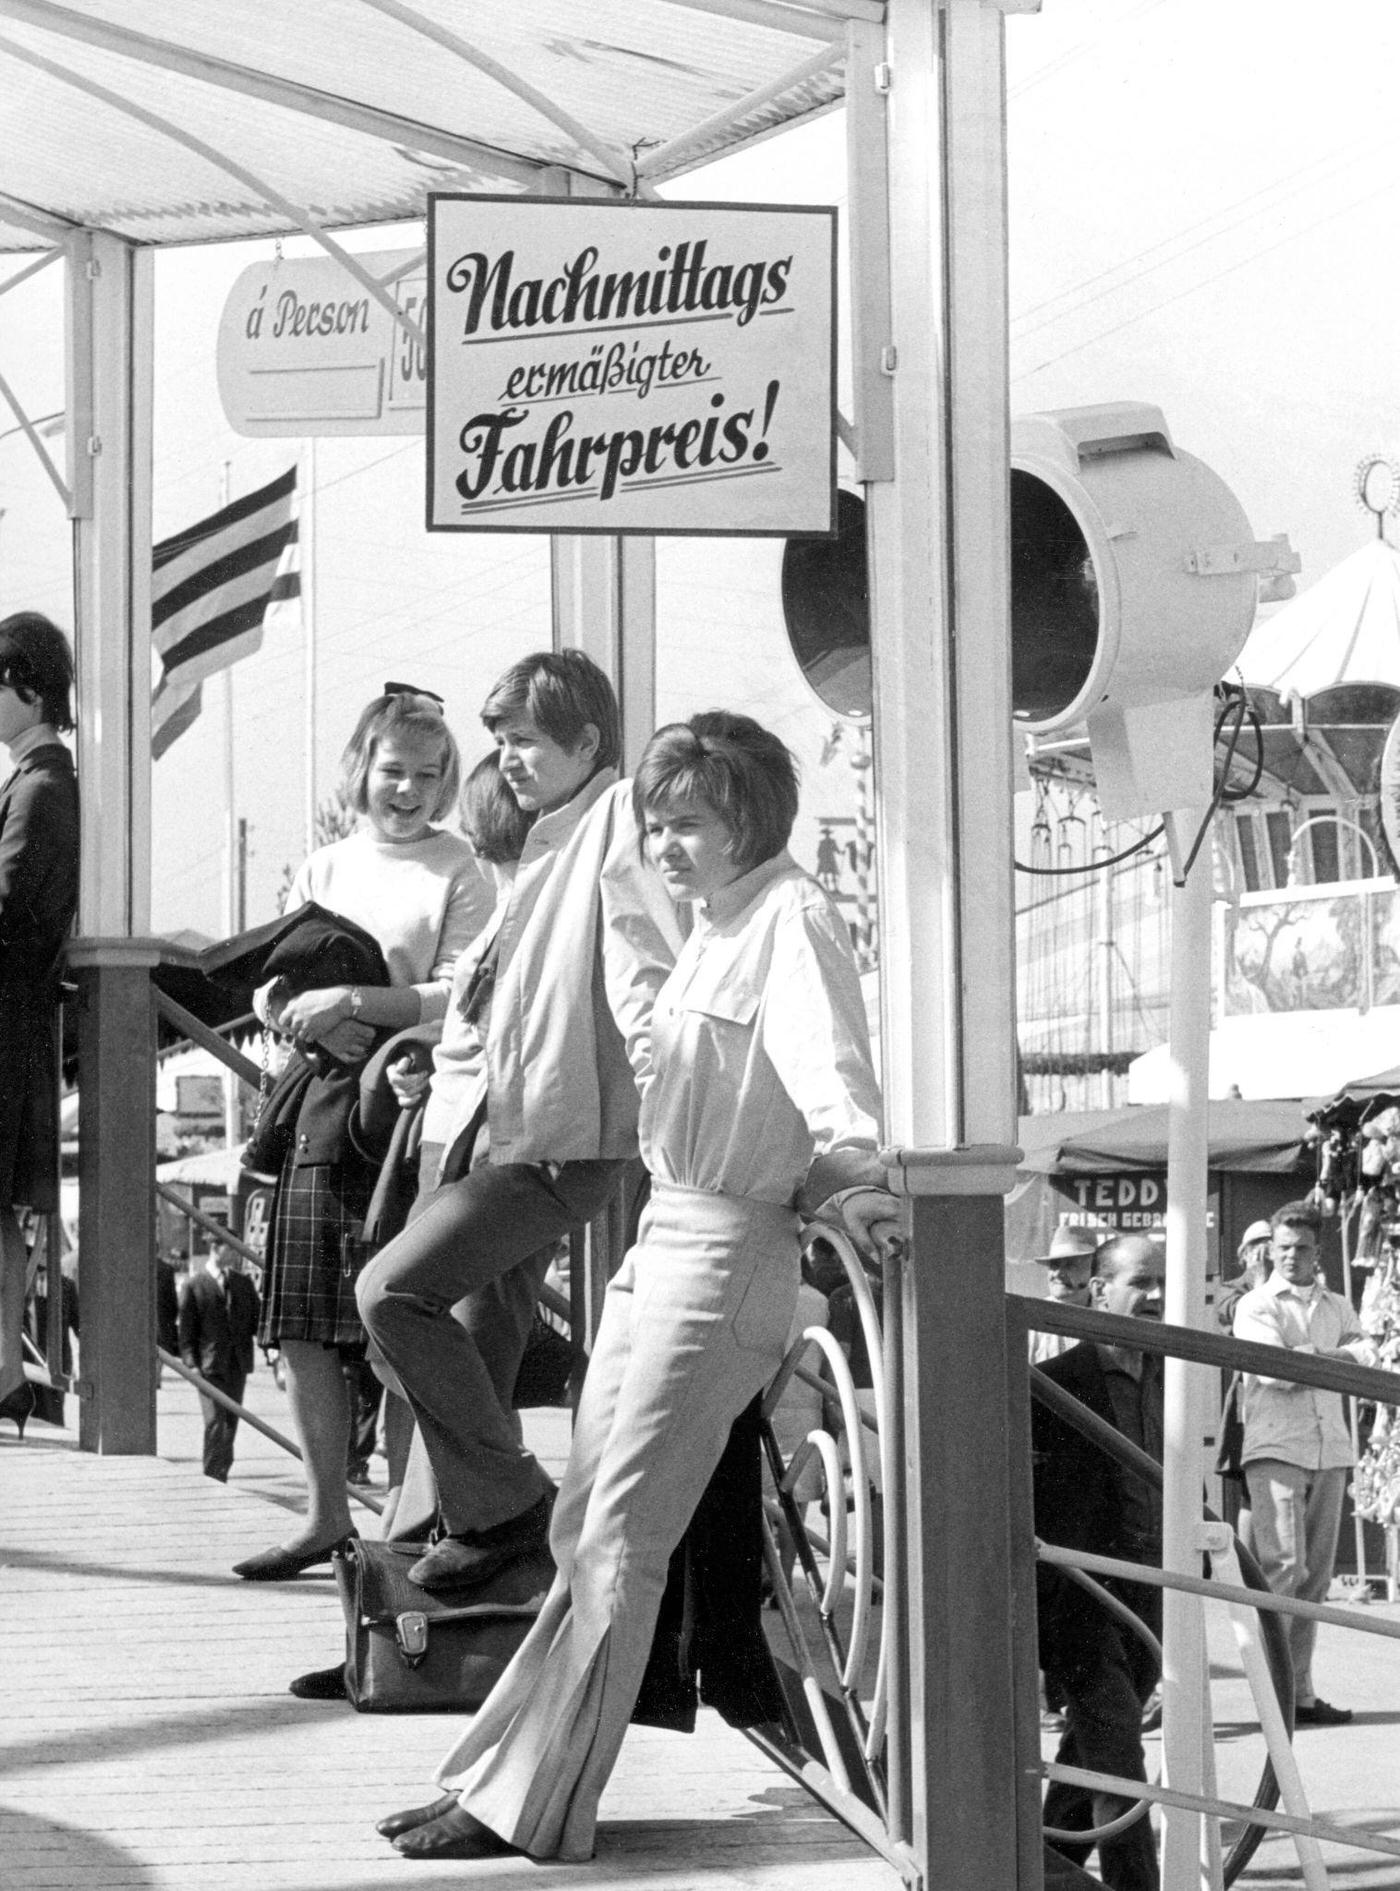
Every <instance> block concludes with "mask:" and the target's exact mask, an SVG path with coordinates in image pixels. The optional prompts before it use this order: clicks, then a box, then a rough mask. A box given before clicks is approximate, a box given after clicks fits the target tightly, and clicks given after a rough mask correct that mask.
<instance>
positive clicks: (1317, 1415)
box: [1030, 1201, 1378, 1891]
mask: <svg viewBox="0 0 1400 1891" xmlns="http://www.w3.org/2000/svg"><path fill="white" fill-rule="evenodd" d="M1321 1224H1322V1218H1321V1215H1320V1213H1319V1211H1318V1210H1317V1209H1316V1208H1315V1207H1314V1206H1312V1204H1311V1203H1309V1202H1306V1201H1291V1202H1285V1203H1284V1204H1283V1205H1282V1206H1281V1207H1280V1208H1278V1209H1277V1210H1275V1212H1274V1214H1273V1215H1272V1216H1271V1217H1270V1218H1269V1219H1268V1220H1260V1221H1256V1222H1253V1223H1251V1225H1250V1226H1249V1227H1248V1228H1247V1229H1246V1230H1245V1233H1244V1236H1243V1238H1242V1240H1241V1242H1240V1244H1239V1249H1238V1254H1237V1265H1238V1272H1237V1274H1236V1276H1235V1278H1234V1279H1232V1280H1231V1281H1229V1282H1227V1283H1226V1284H1225V1285H1224V1286H1223V1288H1222V1291H1221V1293H1220V1296H1219V1298H1218V1300H1217V1301H1216V1317H1217V1319H1218V1320H1219V1322H1220V1324H1221V1325H1222V1326H1224V1327H1225V1328H1226V1329H1227V1330H1229V1331H1230V1332H1232V1333H1233V1334H1234V1335H1235V1337H1236V1338H1239V1339H1243V1340H1250V1341H1253V1342H1255V1343H1256V1344H1261V1345H1267V1346H1275V1347H1279V1348H1282V1349H1285V1350H1287V1351H1291V1352H1297V1353H1304V1354H1312V1355H1314V1356H1316V1357H1321V1358H1327V1359H1337V1360H1345V1361H1351V1362H1353V1363H1355V1364H1358V1365H1368V1366H1369V1365H1375V1364H1377V1363H1378V1361H1377V1358H1376V1353H1375V1348H1374V1346H1373V1344H1372V1342H1371V1341H1370V1340H1369V1339H1368V1338H1367V1337H1366V1335H1365V1333H1364V1332H1363V1331H1362V1327H1361V1323H1360V1320H1359V1318H1358V1316H1357V1314H1356V1312H1355V1310H1354V1309H1353V1307H1352V1305H1351V1303H1350V1301H1349V1300H1348V1299H1347V1298H1346V1297H1345V1296H1344V1295H1342V1294H1338V1293H1334V1292H1332V1291H1331V1290H1330V1289H1329V1288H1328V1287H1326V1286H1325V1285H1324V1283H1323V1281H1322V1279H1321V1276H1320V1271H1319V1242H1320V1232H1321ZM1038 1258H1039V1259H1040V1260H1041V1262H1042V1264H1043V1265H1044V1266H1045V1267H1046V1269H1047V1270H1048V1283H1047V1285H1048V1291H1047V1298H1049V1299H1052V1300H1055V1301H1058V1302H1060V1303H1061V1304H1067V1305H1078V1306H1086V1307H1092V1308H1095V1309H1097V1310H1098V1311H1100V1312H1104V1313H1117V1314H1120V1315H1124V1316H1127V1317H1130V1318H1134V1319H1147V1320H1160V1318H1161V1317H1162V1283H1163V1277H1164V1271H1165V1262H1164V1250H1163V1247H1162V1245H1161V1243H1160V1241H1159V1240H1154V1239H1153V1238H1151V1237H1150V1236H1147V1235H1141V1234H1113V1233H1111V1232H1110V1231H1106V1230H1102V1229H1092V1228H1085V1227H1079V1226H1069V1225H1065V1226H1061V1227H1060V1228H1057V1229H1056V1231H1055V1233H1054V1235H1053V1237H1052V1238H1051V1241H1050V1243H1049V1245H1048V1251H1047V1252H1046V1253H1045V1254H1044V1255H1043V1256H1040V1257H1038ZM1030 1340H1031V1347H1030V1350H1031V1362H1032V1364H1034V1365H1036V1366H1038V1367H1039V1368H1040V1369H1041V1370H1042V1371H1043V1372H1044V1373H1045V1375H1046V1377H1047V1378H1049V1379H1051V1380H1053V1381H1054V1382H1055V1383H1056V1384H1057V1385H1059V1386H1061V1387H1063V1388H1064V1389H1065V1390H1066V1391H1068V1392H1071V1393H1072V1394H1073V1395H1074V1397H1075V1398H1077V1399H1078V1400H1079V1401H1080V1402H1081V1403H1082V1404H1083V1405H1085V1406H1087V1407H1088V1409H1089V1410H1090V1411H1091V1412H1092V1413H1094V1414H1095V1415H1096V1416H1097V1417H1099V1418H1101V1419H1103V1420H1104V1421H1105V1422H1106V1423H1107V1424H1110V1425H1112V1426H1113V1427H1114V1428H1115V1430H1117V1431H1118V1432H1120V1433H1121V1434H1122V1435H1123V1436H1124V1437H1125V1438H1127V1439H1128V1441H1129V1442H1130V1443H1132V1444H1134V1445H1136V1446H1137V1447H1138V1449H1139V1450H1140V1451H1143V1452H1146V1453H1147V1454H1148V1455H1149V1456H1150V1457H1152V1458H1155V1459H1157V1460H1158V1461H1159V1462H1160V1460H1161V1456H1162V1434H1163V1411H1162V1368H1161V1360H1160V1358H1158V1357H1156V1356H1154V1355H1153V1354H1152V1353H1150V1352H1143V1351H1138V1350H1136V1349H1134V1348H1132V1347H1131V1346H1128V1345H1123V1346H1118V1345H1107V1344H1099V1343H1096V1342H1091V1341H1083V1342H1079V1343H1075V1342H1074V1341H1072V1340H1068V1339H1066V1338H1065V1337H1064V1336H1062V1335H1054V1334H1042V1333H1032V1334H1031V1336H1030ZM1238 1384H1239V1396H1240V1401H1241V1404H1240V1415H1241V1420H1242V1437H1241V1443H1240V1450H1239V1458H1240V1462H1241V1467H1242V1469H1241V1478H1242V1482H1243V1486H1244V1489H1243V1504H1242V1507H1241V1508H1240V1510H1239V1513H1238V1517H1237V1520H1236V1528H1237V1530H1238V1531H1239V1534H1240V1536H1241V1538H1242V1540H1243V1541H1244V1543H1245V1544H1246V1546H1247V1547H1248V1548H1249V1549H1251V1550H1252V1552H1253V1554H1254V1557H1255V1559H1256V1561H1257V1562H1258V1564H1259V1567H1260V1570H1261V1571H1262V1573H1263V1576H1264V1579H1265V1580H1266V1582H1267V1583H1268V1585H1269V1587H1270V1588H1271V1589H1273V1590H1274V1591H1275V1592H1276V1593H1277V1594H1279V1595H1284V1596H1291V1597H1296V1598H1297V1599H1298V1600H1300V1601H1304V1602H1314V1603H1317V1602H1322V1601H1324V1600H1325V1599H1326V1596H1327V1593H1328V1589H1329V1587H1330V1585H1331V1582H1332V1577H1333V1571H1334V1568H1335V1563H1336V1555H1337V1539H1338V1529H1339V1525H1340V1521H1341V1515H1342V1499H1343V1495H1344V1491H1345V1486H1346V1478H1347V1471H1348V1469H1349V1468H1350V1467H1351V1466H1352V1465H1353V1464H1354V1463H1355V1461H1356V1459H1355V1451H1354V1449H1353V1444H1352V1438H1351V1433H1350V1431H1349V1429H1348V1427H1347V1424H1346V1420H1345V1416H1344V1412H1343V1404H1342V1397H1341V1394H1340V1393H1336V1392H1328V1391H1321V1390H1318V1389H1316V1388H1314V1387H1311V1386H1307V1385H1302V1384H1299V1383H1298V1382H1297V1381H1295V1380H1292V1379H1288V1378H1284V1377H1281V1376H1276V1375H1271V1374H1266V1373H1252V1372H1245V1373H1241V1374H1240V1375H1239V1381H1238ZM1033 1422H1034V1435H1033V1441H1034V1457H1035V1527H1036V1534H1037V1536H1039V1537H1041V1538H1042V1539H1043V1540H1044V1541H1046V1542H1049V1543H1053V1544H1056V1545H1058V1546H1059V1547H1061V1548H1065V1549H1072V1550H1073V1549H1077V1550H1083V1551H1088V1552H1090V1553H1091V1554H1094V1555H1098V1556H1109V1557H1115V1558H1117V1559H1119V1560H1121V1561H1125V1562H1134V1563H1138V1564H1143V1565H1149V1566H1160V1564H1161V1559H1162V1534H1161V1523H1162V1515H1161V1499H1160V1493H1159V1491H1158V1490H1157V1489H1156V1488H1155V1487H1154V1486H1153V1485H1151V1484H1149V1483H1147V1482H1146V1480H1144V1479H1143V1478H1142V1477H1141V1476H1140V1475H1138V1474H1137V1473H1135V1472H1134V1471H1133V1470H1131V1469H1129V1468H1126V1467H1124V1466H1122V1465H1120V1464H1118V1463H1117V1462H1115V1460H1113V1459H1112V1458H1110V1457H1109V1456H1108V1455H1106V1454H1105V1453H1104V1452H1103V1451H1102V1450H1099V1449H1098V1448H1096V1447H1095V1445H1094V1444H1093V1443H1092V1442H1091V1441H1089V1440H1088V1439H1087V1438H1086V1437H1085V1436H1084V1435H1083V1434H1082V1433H1081V1432H1080V1431H1077V1430H1076V1429H1075V1428H1074V1426H1073V1425H1072V1424H1070V1423H1069V1422H1068V1421H1067V1420H1066V1419H1065V1418H1064V1417H1062V1416H1061V1415H1059V1414H1058V1413H1056V1412H1055V1411H1054V1410H1053V1409H1047V1408H1044V1407H1039V1406H1038V1407H1037V1408H1036V1411H1035V1416H1034V1421H1033ZM1104 1587H1105V1588H1106V1589H1107V1590H1108V1592H1109V1594H1110V1596H1112V1597H1113V1598H1114V1599H1115V1601H1116V1602H1117V1603H1118V1604H1120V1605H1122V1607H1123V1608H1124V1609H1125V1610H1126V1611H1128V1612H1129V1615H1125V1614H1123V1613H1118V1614H1114V1613H1112V1612H1110V1609H1109V1608H1108V1607H1106V1606H1104V1605H1103V1604H1102V1602H1100V1601H1099V1600H1096V1599H1095V1598H1094V1597H1093V1596H1092V1595H1090V1594H1089V1593H1087V1592H1086V1591H1085V1589H1084V1588H1083V1587H1082V1586H1080V1585H1079V1584H1077V1583H1076V1582H1075V1581H1074V1580H1073V1579H1072V1578H1070V1577H1069V1576H1068V1575H1067V1574H1066V1573H1065V1572H1064V1570H1063V1569H1060V1568H1056V1567H1053V1566H1048V1565H1046V1564H1043V1563H1042V1564H1041V1565H1040V1566H1039V1568H1038V1571H1037V1613H1038V1623H1039V1640H1040V1659H1041V1667H1042V1671H1043V1676H1044V1686H1045V1702H1046V1708H1047V1713H1048V1714H1049V1715H1050V1716H1051V1717H1052V1718H1053V1719H1055V1720H1056V1721H1057V1722H1058V1724H1059V1725H1060V1727H1061V1740H1060V1745H1059V1749H1058V1752H1057V1754H1056V1759H1057V1761H1058V1762H1059V1763H1061V1764H1063V1765H1066V1766H1076V1767H1080V1768H1084V1769H1087V1770H1090V1771H1095V1772H1100V1773H1105V1774H1112V1775H1114V1776H1115V1777H1117V1778H1122V1779H1144V1778H1145V1777H1146V1773H1145V1767H1144V1753H1143V1743H1142V1735H1143V1732H1144V1729H1145V1725H1151V1724H1154V1722H1153V1720H1152V1719H1151V1717H1150V1710H1149V1702H1150V1701H1152V1699H1153V1696H1154V1691H1155V1690H1156V1688H1157V1686H1158V1682H1159V1680H1160V1666H1159V1661H1158V1657H1157V1652H1156V1649H1155V1647H1154V1645H1153V1642H1154V1639H1155V1640H1157V1641H1160V1636H1161V1621H1162V1602H1161V1591H1160V1589H1158V1588H1156V1587H1155V1586H1153V1585H1151V1584H1147V1583H1137V1582H1132V1581H1128V1580H1122V1579H1119V1578H1108V1579H1106V1580H1105V1582H1104ZM1129 1616H1130V1617H1131V1618H1135V1621H1136V1624H1137V1626H1134V1620H1132V1619H1129ZM1283 1619H1284V1622H1285V1625H1286V1635H1287V1641H1288V1647H1289V1654H1290V1658H1291V1663H1292V1672H1293V1713H1292V1718H1293V1723H1294V1725H1295V1726H1298V1727H1338V1726H1345V1725H1346V1724H1347V1723H1348V1722H1349V1721H1350V1720H1351V1718H1352V1712H1351V1710H1350V1709H1349V1708H1345V1707H1337V1706H1334V1705H1333V1704H1332V1703H1331V1702H1330V1701H1327V1700H1325V1699H1323V1698H1322V1697H1321V1696H1319V1694H1318V1692H1317V1689H1316V1686H1315V1683H1314V1679H1313V1650H1314V1647H1315V1644H1316V1640H1317V1623H1316V1621H1315V1620H1309V1619H1308V1618H1306V1617H1304V1616H1295V1615H1289V1616H1286V1617H1284V1618H1283ZM1144 1629H1145V1630H1146V1631H1147V1632H1146V1634H1144V1633H1143V1632H1142V1631H1143V1630H1144ZM1133 1803H1134V1802H1133V1801H1132V1799H1131V1798H1129V1797H1125V1796H1123V1795H1121V1794H1118V1793H1114V1792H1109V1791H1101V1792H1091V1791H1089V1790H1087V1789H1085V1788H1083V1787H1079V1786H1074V1785H1070V1784H1067V1783H1065V1782H1063V1781H1055V1782H1054V1783H1052V1785H1051V1786H1050V1789H1049V1791H1048V1793H1047V1795H1046V1800H1045V1823H1046V1827H1047V1834H1048V1836H1049V1838H1050V1840H1051V1842H1052V1843H1053V1844H1054V1845H1055V1847H1056V1849H1057V1850H1059V1851H1061V1852H1062V1853H1063V1854H1064V1855H1065V1856H1066V1857H1068V1858H1069V1859H1070V1860H1071V1861H1072V1862H1073V1863H1076V1864H1082V1863H1083V1862H1084V1861H1085V1859H1086V1858H1087V1857H1088V1856H1089V1854H1090V1852H1091V1851H1092V1850H1093V1847H1094V1843H1095V1842H1096V1841H1095V1840H1094V1839H1093V1838H1092V1837H1091V1838H1090V1839H1087V1840H1086V1839H1080V1838H1078V1837H1077V1834H1079V1833H1083V1832H1089V1833H1095V1832H1099V1831H1102V1833H1103V1836H1102V1837H1101V1838H1099V1839H1098V1840H1097V1843H1098V1849H1099V1859H1098V1863H1099V1871H1100V1873H1101V1875H1102V1879H1103V1882H1104V1884H1105V1885H1107V1886H1108V1887H1110V1891H1156V1887H1157V1884H1158V1869H1157V1858H1156V1851H1155V1847H1154V1844H1153V1840H1152V1836H1151V1829H1150V1825H1149V1822H1148V1820H1147V1818H1146V1817H1145V1816H1140V1817H1139V1818H1137V1819H1136V1820H1134V1821H1133V1822H1132V1823H1128V1824H1126V1825H1120V1823H1119V1822H1120V1821H1123V1820H1124V1819H1125V1817H1126V1814H1127V1813H1128V1811H1129V1809H1130V1808H1131V1807H1132V1805H1133Z"/></svg>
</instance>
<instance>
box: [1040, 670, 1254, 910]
mask: <svg viewBox="0 0 1400 1891" xmlns="http://www.w3.org/2000/svg"><path fill="white" fill-rule="evenodd" d="M1221 687H1222V689H1223V690H1224V691H1225V700H1224V702H1223V703H1222V704H1221V707H1220V713H1219V715H1218V716H1217V717H1216V719H1215V734H1214V736H1213V738H1212V746H1214V744H1215V743H1216V742H1218V741H1219V740H1220V738H1221V736H1222V735H1223V734H1224V731H1225V724H1226V720H1227V719H1228V718H1229V717H1230V716H1231V715H1233V716H1234V718H1235V723H1234V728H1233V729H1232V730H1231V733H1230V742H1229V747H1228V748H1227V749H1226V751H1225V760H1224V764H1223V766H1222V767H1221V769H1220V775H1219V780H1218V781H1217V783H1216V786H1215V791H1214V793H1213V794H1212V795H1211V800H1210V807H1209V808H1208V809H1207V811H1206V816H1205V819H1204V820H1203V821H1202V822H1201V825H1200V828H1199V830H1198V832H1197V834H1196V838H1195V840H1194V841H1192V843H1191V851H1190V853H1189V854H1188V855H1187V856H1186V865H1185V867H1184V868H1183V869H1182V877H1183V878H1185V876H1186V874H1188V873H1189V872H1190V871H1191V868H1192V866H1193V864H1194V863H1195V859H1196V855H1197V854H1198V853H1199V852H1200V850H1201V843H1202V842H1203V841H1204V839H1205V837H1206V835H1207V834H1208V833H1209V831H1210V824H1211V822H1212V821H1213V820H1214V819H1215V817H1216V815H1217V814H1218V813H1219V812H1220V809H1221V808H1222V807H1223V806H1224V805H1225V804H1226V803H1227V802H1235V801H1243V800H1245V799H1246V798H1247V797H1248V796H1250V795H1252V794H1253V793H1254V790H1255V789H1256V788H1257V787H1258V786H1259V782H1260V780H1261V778H1262V776H1263V773H1264V730H1263V726H1262V724H1261V723H1260V720H1259V717H1258V714H1257V713H1256V711H1255V710H1254V709H1253V707H1252V706H1251V704H1250V701H1249V698H1248V696H1247V695H1246V694H1245V692H1244V691H1243V690H1242V689H1239V688H1238V687H1237V686H1235V685H1233V684H1226V685H1222V686H1221ZM1246 721H1248V722H1249V723H1250V724H1251V725H1252V727H1253V729H1254V734H1255V744H1256V747H1255V763H1254V774H1253V777H1252V779H1251V780H1250V782H1249V785H1248V787H1237V788H1232V787H1231V786H1230V767H1231V764H1232V763H1233V762H1234V759H1235V751H1236V749H1237V748H1238V747H1239V742H1240V736H1241V734H1242V732H1243V729H1244V725H1245V722H1246ZM1165 832H1166V823H1165V822H1164V821H1163V822H1159V823H1158V824H1157V826H1156V827H1154V828H1153V829H1152V831H1151V833H1150V834H1144V835H1143V836H1142V838H1141V839H1140V840H1137V841H1135V842H1134V843H1133V845H1132V846H1131V847H1125V848H1124V849H1123V850H1122V852H1121V853H1116V854H1109V855H1108V856H1107V857H1106V858H1105V859H1103V860H1090V861H1086V862H1085V863H1084V865H1082V866H1078V867H1028V866H1026V864H1025V863H1024V862H1023V861H1020V860H1016V859H1013V860H1012V863H1011V864H1012V865H1013V866H1014V867H1015V869H1016V871H1017V872H1018V873H1028V874H1033V875H1035V876H1036V877H1037V878H1041V877H1048V878H1052V879H1054V878H1058V877H1059V876H1060V875H1062V874H1069V873H1099V872H1101V871H1102V870H1103V868H1105V867H1116V866H1118V865H1119V864H1120V863H1121V862H1122V861H1124V860H1131V859H1132V857H1133V856H1134V854H1140V853H1143V852H1145V851H1146V849H1147V848H1148V847H1150V846H1151V845H1152V843H1153V841H1154V840H1157V839H1158V838H1159V837H1160V836H1161V835H1162V834H1164V833H1165Z"/></svg>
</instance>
